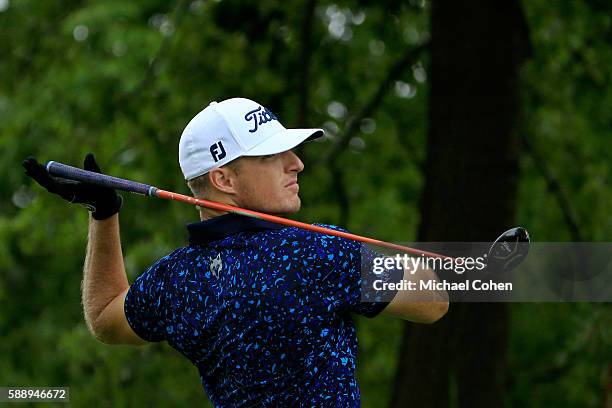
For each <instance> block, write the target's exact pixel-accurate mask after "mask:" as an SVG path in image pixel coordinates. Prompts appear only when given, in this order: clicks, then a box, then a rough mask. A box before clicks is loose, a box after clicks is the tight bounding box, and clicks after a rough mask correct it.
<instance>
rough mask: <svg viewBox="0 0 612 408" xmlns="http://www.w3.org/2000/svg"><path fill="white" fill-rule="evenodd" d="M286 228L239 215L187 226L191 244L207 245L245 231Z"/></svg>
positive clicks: (228, 215) (220, 217)
mask: <svg viewBox="0 0 612 408" xmlns="http://www.w3.org/2000/svg"><path fill="white" fill-rule="evenodd" d="M282 228H285V227H284V226H283V225H280V224H274V223H272V222H269V221H264V220H260V219H258V218H252V217H247V216H244V215H239V214H232V213H230V214H224V215H220V216H218V217H214V218H211V219H208V220H205V221H200V222H194V223H191V224H187V231H188V232H189V243H190V244H196V245H197V244H207V243H209V242H213V241H218V240H221V239H223V238H225V237H228V236H230V235H234V234H237V233H239V232H243V231H265V230H278V229H282Z"/></svg>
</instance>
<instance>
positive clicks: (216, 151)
mask: <svg viewBox="0 0 612 408" xmlns="http://www.w3.org/2000/svg"><path fill="white" fill-rule="evenodd" d="M210 154H211V155H212V158H213V160H214V161H215V163H216V162H218V161H219V160H221V159H223V158H224V157H225V156H226V153H225V148H224V147H223V143H221V141H220V140H219V141H218V142H217V143H214V144H213V145H211V146H210Z"/></svg>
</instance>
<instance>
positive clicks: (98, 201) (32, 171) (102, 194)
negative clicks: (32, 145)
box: [22, 153, 123, 220]
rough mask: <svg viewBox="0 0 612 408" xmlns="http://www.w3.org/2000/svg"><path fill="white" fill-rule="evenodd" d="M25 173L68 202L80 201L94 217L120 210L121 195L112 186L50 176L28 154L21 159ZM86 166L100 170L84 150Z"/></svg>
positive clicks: (100, 217)
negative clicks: (101, 185)
mask: <svg viewBox="0 0 612 408" xmlns="http://www.w3.org/2000/svg"><path fill="white" fill-rule="evenodd" d="M22 165H23V167H24V168H25V173H26V174H27V175H28V176H30V177H32V178H33V179H34V180H36V182H37V183H38V184H40V185H41V186H43V187H44V188H46V189H47V191H49V192H50V193H53V194H57V195H59V196H60V197H62V198H63V199H64V200H66V201H68V202H70V203H76V204H81V205H83V206H84V207H86V208H87V209H88V210H89V211H91V215H92V216H93V218H94V219H96V220H104V219H107V218H109V217H111V216H113V215H115V214H117V213H118V212H119V210H120V209H121V205H122V203H123V199H122V198H121V196H120V195H118V194H117V193H116V192H115V190H114V189H113V188H110V187H100V186H95V185H93V184H87V183H83V182H80V181H74V180H68V179H65V178H62V177H53V176H51V175H50V174H49V172H48V171H47V169H46V168H45V166H43V165H42V164H40V163H39V162H38V161H37V160H36V158H34V157H28V158H27V159H25V160H24V161H23V163H22ZM83 168H84V169H85V170H89V171H94V172H96V173H102V171H101V170H100V167H99V166H98V164H97V163H96V159H95V158H94V155H93V153H87V156H85V161H84V163H83Z"/></svg>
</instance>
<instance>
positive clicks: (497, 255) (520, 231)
mask: <svg viewBox="0 0 612 408" xmlns="http://www.w3.org/2000/svg"><path fill="white" fill-rule="evenodd" d="M529 242H530V241H529V233H528V232H527V230H526V229H525V228H523V227H515V228H511V229H509V230H508V231H506V232H504V233H503V234H501V235H500V236H499V237H498V238H497V239H496V240H495V242H493V245H491V248H489V253H488V254H487V269H488V270H489V271H494V272H502V273H505V272H509V271H511V270H513V269H514V268H516V267H517V266H518V265H519V264H520V263H521V262H523V260H524V259H525V258H526V257H527V254H528V253H529Z"/></svg>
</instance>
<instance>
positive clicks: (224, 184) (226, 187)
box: [208, 167, 237, 194]
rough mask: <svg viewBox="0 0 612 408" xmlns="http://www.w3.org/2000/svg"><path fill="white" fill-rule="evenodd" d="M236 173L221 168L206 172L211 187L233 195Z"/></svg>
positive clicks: (229, 169) (226, 168)
mask: <svg viewBox="0 0 612 408" xmlns="http://www.w3.org/2000/svg"><path fill="white" fill-rule="evenodd" d="M236 176H237V173H236V172H235V171H234V170H232V168H231V167H221V168H217V169H212V170H211V171H209V172H208V182H209V183H210V185H211V187H214V188H216V189H217V190H219V191H222V192H224V193H226V194H235V193H236V190H235V187H236Z"/></svg>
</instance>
